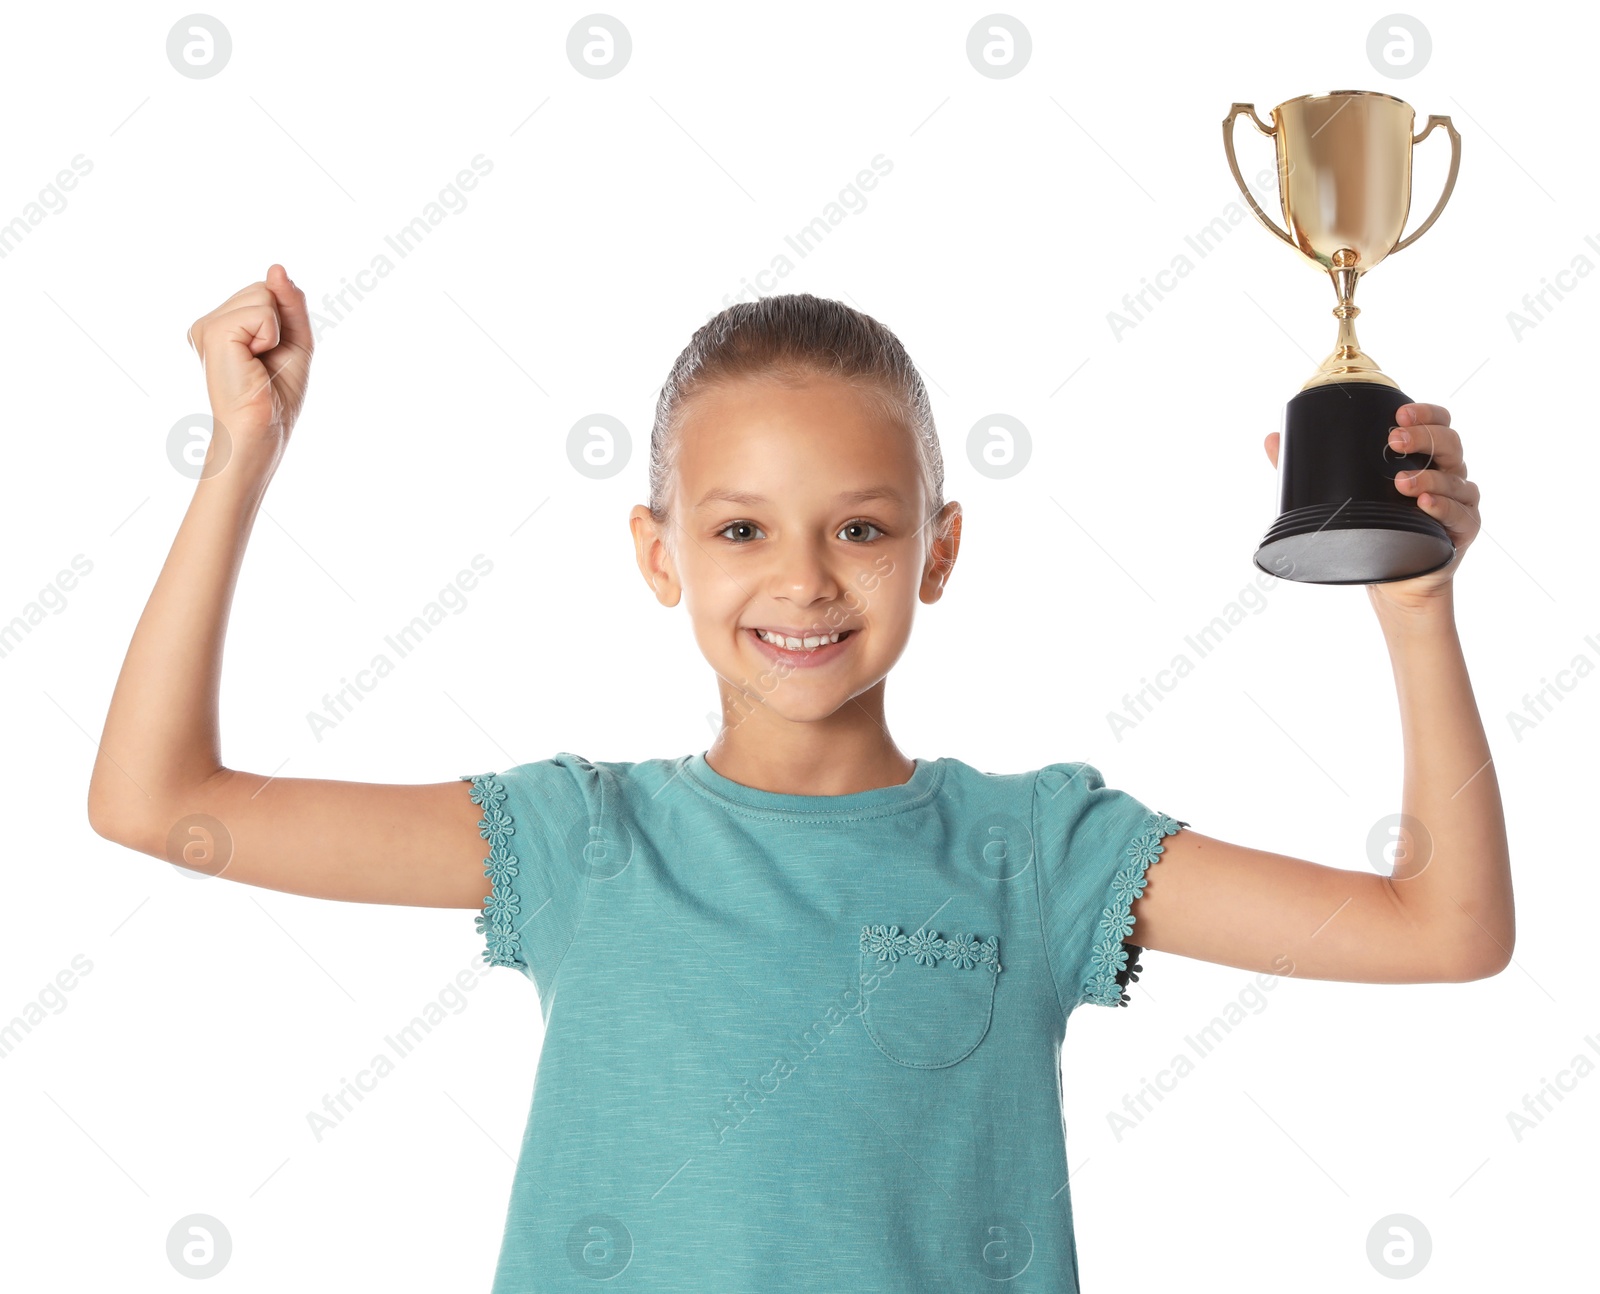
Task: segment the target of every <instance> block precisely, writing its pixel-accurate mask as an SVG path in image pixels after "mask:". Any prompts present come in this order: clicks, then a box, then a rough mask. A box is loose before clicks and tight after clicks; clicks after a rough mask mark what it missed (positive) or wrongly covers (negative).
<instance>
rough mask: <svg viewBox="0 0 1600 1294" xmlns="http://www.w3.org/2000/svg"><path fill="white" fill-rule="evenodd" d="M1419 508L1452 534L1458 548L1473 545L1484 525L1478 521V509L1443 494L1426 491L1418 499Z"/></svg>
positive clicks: (1451, 537)
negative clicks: (1479, 529) (1473, 540)
mask: <svg viewBox="0 0 1600 1294" xmlns="http://www.w3.org/2000/svg"><path fill="white" fill-rule="evenodd" d="M1417 506H1418V507H1420V508H1421V509H1422V510H1423V511H1424V512H1426V513H1427V514H1428V515H1429V516H1430V517H1432V518H1433V519H1434V520H1435V521H1437V522H1438V523H1439V524H1440V525H1442V526H1443V527H1444V528H1445V529H1446V530H1447V531H1449V532H1450V539H1451V542H1453V543H1454V544H1455V546H1456V547H1457V548H1461V547H1463V546H1464V545H1466V544H1468V543H1471V542H1472V539H1473V537H1474V536H1476V535H1477V533H1478V528H1479V527H1480V526H1481V525H1482V524H1483V523H1482V522H1481V521H1480V520H1479V519H1478V510H1477V509H1476V508H1469V507H1467V506H1466V505H1465V504H1462V503H1458V502H1456V500H1454V499H1447V498H1445V496H1444V495H1442V494H1432V493H1428V492H1426V491H1424V492H1423V494H1422V495H1421V497H1419V498H1418V499H1417Z"/></svg>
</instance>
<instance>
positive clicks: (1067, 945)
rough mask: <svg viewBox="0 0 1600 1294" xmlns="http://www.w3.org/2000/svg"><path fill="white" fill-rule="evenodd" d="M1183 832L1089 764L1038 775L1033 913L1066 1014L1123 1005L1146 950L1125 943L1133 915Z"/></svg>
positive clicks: (1060, 767) (1177, 823) (1184, 824)
mask: <svg viewBox="0 0 1600 1294" xmlns="http://www.w3.org/2000/svg"><path fill="white" fill-rule="evenodd" d="M1188 825H1189V824H1188V823H1187V822H1184V821H1182V820H1180V819H1177V818H1172V817H1169V816H1168V815H1167V814H1165V813H1162V812H1161V811H1160V810H1158V809H1152V808H1150V807H1149V806H1147V805H1145V804H1144V803H1142V802H1141V801H1139V800H1137V799H1135V798H1134V797H1133V796H1131V795H1129V794H1128V793H1127V792H1126V791H1119V790H1115V789H1114V788H1112V787H1108V786H1107V785H1106V784H1105V780H1104V779H1103V778H1102V777H1101V776H1100V771H1099V770H1098V769H1096V768H1095V767H1093V766H1092V765H1090V764H1083V763H1072V764H1050V765H1047V766H1046V767H1044V768H1042V769H1040V770H1039V771H1038V773H1037V774H1036V775H1035V779H1034V789H1033V832H1034V840H1035V842H1036V844H1037V848H1036V850H1035V857H1036V858H1037V859H1038V862H1039V867H1038V872H1037V875H1038V883H1039V907H1040V912H1041V915H1042V917H1043V924H1044V935H1045V940H1046V948H1047V951H1048V954H1049V961H1050V968H1051V972H1052V974H1053V975H1054V976H1055V979H1056V992H1057V993H1058V995H1059V996H1060V999H1061V1007H1062V1010H1063V1012H1064V1013H1066V1014H1068V1015H1070V1014H1071V1013H1072V1011H1073V1010H1074V1009H1075V1008H1076V1007H1078V1006H1079V1005H1080V1004H1082V1003H1084V1002H1093V1003H1096V1004H1097V1005H1100V1006H1126V1005H1127V1004H1128V1000H1129V999H1128V994H1127V992H1126V991H1125V990H1126V988H1127V985H1128V983H1129V981H1130V980H1137V979H1138V978H1139V971H1140V967H1139V960H1138V957H1139V954H1140V953H1141V952H1143V951H1144V949H1143V948H1141V947H1140V946H1139V945H1137V944H1134V943H1131V942H1126V941H1127V939H1128V936H1129V935H1131V934H1132V932H1133V926H1134V918H1133V914H1132V912H1131V911H1130V910H1129V909H1130V908H1132V906H1133V903H1134V900H1135V899H1137V898H1138V897H1139V896H1140V895H1142V894H1143V893H1144V889H1145V881H1146V876H1145V873H1146V872H1147V871H1148V870H1149V868H1150V865H1151V864H1152V863H1154V862H1156V861H1157V860H1158V859H1159V858H1160V857H1161V853H1162V850H1163V849H1164V845H1163V844H1162V841H1163V840H1165V839H1166V837H1168V836H1170V835H1172V834H1174V833H1175V832H1176V831H1177V830H1178V829H1179V828H1180V827H1187V826H1188Z"/></svg>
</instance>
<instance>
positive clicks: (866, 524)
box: [839, 521, 883, 544]
mask: <svg viewBox="0 0 1600 1294" xmlns="http://www.w3.org/2000/svg"><path fill="white" fill-rule="evenodd" d="M866 530H874V531H877V534H875V535H866V534H863V533H861V532H863V531H866ZM882 534H883V531H882V530H881V529H879V528H878V527H877V526H875V525H873V524H872V522H870V521H847V522H846V523H845V525H844V528H843V529H842V530H840V531H839V535H840V537H841V538H847V539H849V540H850V541H851V542H852V543H862V544H865V543H871V542H872V540H874V539H876V538H879V537H880V536H881V535H882Z"/></svg>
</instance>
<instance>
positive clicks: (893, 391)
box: [650, 292, 944, 547]
mask: <svg viewBox="0 0 1600 1294" xmlns="http://www.w3.org/2000/svg"><path fill="white" fill-rule="evenodd" d="M815 374H823V375H825V376H829V377H836V378H842V379H844V380H845V381H847V382H850V383H852V384H853V385H855V386H857V387H859V389H860V390H861V394H862V396H863V398H865V399H868V400H870V401H873V402H874V403H875V404H876V405H877V407H878V408H879V410H880V411H882V412H883V413H884V414H885V415H886V416H887V417H890V418H893V419H896V420H898V421H900V422H901V423H903V424H904V425H905V426H906V428H907V429H908V430H909V431H910V432H911V433H912V435H913V436H914V437H915V438H916V442H917V456H918V458H919V460H920V461H921V464H922V474H923V481H924V483H925V485H926V487H927V493H928V497H929V499H930V505H929V509H928V516H930V517H931V516H933V515H935V514H936V513H938V511H939V510H940V509H941V508H942V507H944V456H943V455H942V454H941V453H940V452H939V434H938V432H937V431H936V430H935V428H934V425H933V409H932V406H931V405H930V404H929V401H928V391H927V388H926V387H925V386H923V384H922V377H921V376H920V375H919V374H918V372H917V369H916V366H915V365H914V364H912V362H911V357H910V356H909V355H907V354H906V349H905V347H904V346H902V345H901V344H900V339H899V338H898V337H896V336H895V335H894V334H893V333H892V332H890V331H889V329H887V328H885V327H884V326H883V325H882V324H881V323H879V322H878V321H877V320H876V319H874V318H873V317H872V316H871V315H867V314H863V313H862V312H861V311H859V310H853V309H851V308H850V307H849V306H847V305H845V304H844V303H843V302H841V301H831V300H828V299H827V298H824V297H815V296H812V295H811V294H810V293H809V292H794V293H789V294H787V295H782V296H770V297H761V298H759V299H758V300H755V301H737V302H735V303H734V304H733V305H731V306H729V307H728V308H727V309H726V310H724V311H723V312H722V313H721V314H719V315H716V316H714V317H713V318H711V319H709V320H707V321H706V322H705V323H704V324H703V325H702V326H701V327H700V328H699V329H697V330H696V332H695V334H694V336H693V337H692V338H690V340H689V344H688V345H687V346H685V347H684V349H683V353H682V354H681V355H679V356H678V360H677V362H676V363H675V364H673V366H672V371H671V372H670V373H668V374H667V380H666V382H664V383H663V384H662V387H661V394H660V397H659V398H658V399H657V401H656V421H655V426H654V428H652V430H651V432H650V515H651V516H652V517H653V518H654V519H655V521H656V522H657V524H662V523H665V522H666V521H667V520H668V515H667V514H668V507H667V499H668V497H669V495H670V492H671V486H672V473H673V470H674V466H675V464H676V462H677V451H678V441H679V436H680V433H681V432H682V430H683V424H684V421H685V417H686V413H687V405H688V403H689V401H690V400H691V398H692V397H693V396H694V395H696V394H698V393H699V392H701V391H703V390H706V389H707V388H710V387H713V386H716V385H718V384H720V383H724V382H730V381H734V380H737V379H739V378H749V377H761V378H766V379H768V380H772V381H777V382H780V383H784V384H788V385H798V384H799V383H802V382H804V381H805V380H806V379H807V378H808V377H810V376H812V375H815ZM924 520H926V518H924ZM672 536H673V532H672V530H671V529H669V530H668V532H667V543H668V546H669V547H671V546H672Z"/></svg>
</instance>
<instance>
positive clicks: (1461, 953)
mask: <svg viewBox="0 0 1600 1294" xmlns="http://www.w3.org/2000/svg"><path fill="white" fill-rule="evenodd" d="M1515 946H1516V936H1515V935H1508V936H1507V937H1506V939H1505V941H1504V942H1501V941H1499V940H1493V939H1490V938H1489V937H1488V936H1487V935H1485V936H1483V937H1481V938H1480V939H1478V940H1476V941H1475V942H1473V943H1471V944H1468V945H1467V946H1465V947H1462V948H1458V949H1457V950H1456V951H1455V953H1454V955H1453V956H1451V957H1449V958H1447V959H1446V960H1445V963H1444V965H1443V967H1442V972H1443V973H1442V974H1440V976H1439V979H1440V980H1441V981H1444V982H1447V983H1451V984H1464V983H1467V982H1468V981H1469V980H1479V979H1492V978H1493V977H1494V976H1496V975H1498V974H1499V973H1500V972H1501V971H1503V970H1505V968H1506V967H1507V966H1509V965H1511V954H1512V952H1513V951H1514V949H1515Z"/></svg>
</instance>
